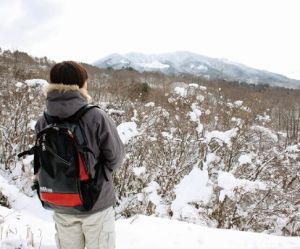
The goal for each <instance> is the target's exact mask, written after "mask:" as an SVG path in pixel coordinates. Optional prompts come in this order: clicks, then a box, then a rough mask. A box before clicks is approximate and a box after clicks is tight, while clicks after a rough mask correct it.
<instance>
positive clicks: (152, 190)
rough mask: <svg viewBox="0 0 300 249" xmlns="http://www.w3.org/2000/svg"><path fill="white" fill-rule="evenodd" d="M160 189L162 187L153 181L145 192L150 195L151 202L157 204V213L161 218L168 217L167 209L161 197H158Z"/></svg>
mask: <svg viewBox="0 0 300 249" xmlns="http://www.w3.org/2000/svg"><path fill="white" fill-rule="evenodd" d="M159 189H160V186H159V184H158V183H157V182H155V181H152V182H150V183H149V185H148V186H147V187H146V188H145V191H146V192H147V193H148V194H149V196H148V198H149V200H150V201H151V202H152V203H153V204H155V206H156V208H155V210H156V213H157V214H158V215H160V216H165V215H166V208H165V206H164V205H163V203H162V199H161V197H160V196H159V195H158V193H157V191H158V190H159Z"/></svg>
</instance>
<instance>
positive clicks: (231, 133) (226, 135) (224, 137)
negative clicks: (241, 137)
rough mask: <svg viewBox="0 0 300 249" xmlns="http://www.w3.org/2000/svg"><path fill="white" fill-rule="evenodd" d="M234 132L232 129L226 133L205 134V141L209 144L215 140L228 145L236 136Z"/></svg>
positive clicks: (213, 132) (235, 129) (235, 130)
mask: <svg viewBox="0 0 300 249" xmlns="http://www.w3.org/2000/svg"><path fill="white" fill-rule="evenodd" d="M236 132H237V128H233V129H230V130H228V131H224V132H222V131H216V130H215V131H211V132H208V133H207V134H206V140H207V142H210V141H211V140H212V139H214V138H217V139H219V140H221V141H223V142H224V143H226V144H228V145H230V144H231V142H230V140H231V138H232V137H234V136H235V135H236Z"/></svg>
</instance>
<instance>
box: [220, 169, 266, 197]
mask: <svg viewBox="0 0 300 249" xmlns="http://www.w3.org/2000/svg"><path fill="white" fill-rule="evenodd" d="M218 185H219V187H221V188H223V190H221V192H220V197H219V198H220V200H221V201H223V200H224V198H225V196H228V197H232V196H233V195H234V189H235V188H236V187H242V188H244V190H245V191H248V192H251V191H254V190H256V189H261V190H266V188H267V187H266V185H265V184H264V183H262V182H260V181H249V180H245V179H238V178H235V176H234V175H233V174H231V173H229V172H223V171H219V176H218Z"/></svg>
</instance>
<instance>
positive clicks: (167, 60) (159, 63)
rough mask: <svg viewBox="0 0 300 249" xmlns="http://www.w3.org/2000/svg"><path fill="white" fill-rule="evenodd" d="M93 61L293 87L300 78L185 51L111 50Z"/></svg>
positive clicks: (99, 64)
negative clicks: (114, 52)
mask: <svg viewBox="0 0 300 249" xmlns="http://www.w3.org/2000/svg"><path fill="white" fill-rule="evenodd" d="M94 64H95V65H97V66H99V67H102V68H114V69H121V68H127V67H132V68H134V69H135V70H138V71H140V72H143V71H160V72H163V73H166V74H179V73H188V74H193V75H197V76H203V77H205V78H208V79H225V80H229V81H239V82H246V83H253V84H270V85H275V86H284V87H292V88H299V87H300V81H299V80H293V79H289V78H287V77H285V76H283V75H279V74H275V73H271V72H268V71H264V70H258V69H254V68H251V67H248V66H245V65H242V64H239V63H234V62H230V61H228V60H222V59H216V58H210V57H206V56H202V55H198V54H194V53H190V52H185V51H179V52H175V53H165V54H150V55H146V54H142V53H128V54H125V55H120V54H111V55H109V56H107V57H105V58H102V59H100V60H98V61H96V62H95V63H94Z"/></svg>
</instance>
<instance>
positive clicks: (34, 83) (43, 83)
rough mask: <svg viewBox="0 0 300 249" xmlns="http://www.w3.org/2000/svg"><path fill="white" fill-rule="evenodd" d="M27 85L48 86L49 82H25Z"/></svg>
mask: <svg viewBox="0 0 300 249" xmlns="http://www.w3.org/2000/svg"><path fill="white" fill-rule="evenodd" d="M25 84H27V85H28V86H45V85H47V84H48V82H47V81H46V80H43V79H31V80H25Z"/></svg>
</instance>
